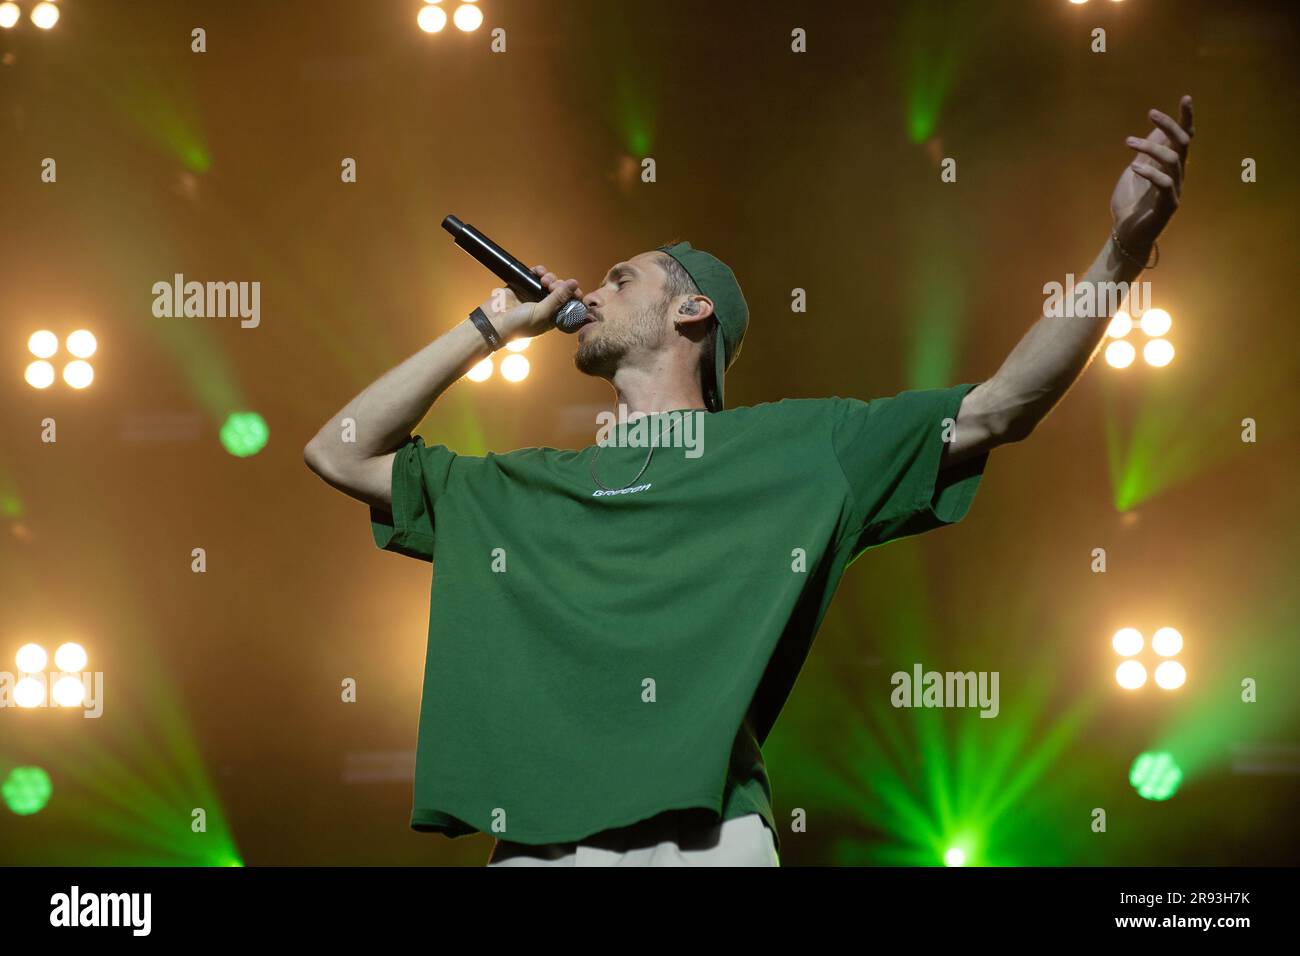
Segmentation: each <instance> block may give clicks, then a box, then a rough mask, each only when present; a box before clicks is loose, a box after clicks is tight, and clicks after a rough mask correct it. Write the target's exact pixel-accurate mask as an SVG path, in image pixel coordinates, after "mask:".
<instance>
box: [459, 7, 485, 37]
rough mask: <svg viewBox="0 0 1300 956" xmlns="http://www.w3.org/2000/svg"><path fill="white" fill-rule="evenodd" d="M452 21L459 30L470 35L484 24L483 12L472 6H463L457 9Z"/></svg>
mask: <svg viewBox="0 0 1300 956" xmlns="http://www.w3.org/2000/svg"><path fill="white" fill-rule="evenodd" d="M451 20H452V22H453V23H455V24H456V29H457V30H464V31H465V32H466V33H469V32H470V31H471V30H477V29H478V28H479V27H480V26H482V24H483V11H482V10H480V9H479V8H478V7H475V6H471V5H470V4H468V3H466V4H462V5H461V6H459V7H457V8H456V12H455V13H453V14H452V15H451Z"/></svg>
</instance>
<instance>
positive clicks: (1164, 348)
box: [1142, 339, 1174, 368]
mask: <svg viewBox="0 0 1300 956" xmlns="http://www.w3.org/2000/svg"><path fill="white" fill-rule="evenodd" d="M1142 357H1143V358H1144V359H1146V360H1147V364H1148V365H1154V366H1155V367H1156V368H1164V367H1165V366H1166V365H1168V364H1169V363H1170V362H1172V361H1173V360H1174V346H1173V343H1171V342H1170V341H1169V340H1168V339H1152V340H1151V341H1150V342H1148V343H1147V344H1146V345H1144V346H1143V347H1142Z"/></svg>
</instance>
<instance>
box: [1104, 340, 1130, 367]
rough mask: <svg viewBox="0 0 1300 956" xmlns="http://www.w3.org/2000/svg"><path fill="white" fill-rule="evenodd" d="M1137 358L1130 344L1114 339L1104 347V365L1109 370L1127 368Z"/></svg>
mask: <svg viewBox="0 0 1300 956" xmlns="http://www.w3.org/2000/svg"><path fill="white" fill-rule="evenodd" d="M1136 357H1137V350H1136V349H1134V348H1133V345H1132V343H1131V342H1125V341H1124V340H1123V339H1116V340H1115V341H1114V342H1111V343H1110V345H1108V346H1106V364H1108V365H1109V366H1110V367H1111V368H1128V367H1129V366H1130V365H1132V364H1133V359H1134V358H1136Z"/></svg>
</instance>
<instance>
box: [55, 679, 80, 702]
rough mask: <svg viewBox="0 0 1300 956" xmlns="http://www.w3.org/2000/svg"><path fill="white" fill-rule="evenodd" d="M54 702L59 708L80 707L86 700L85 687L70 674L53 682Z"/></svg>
mask: <svg viewBox="0 0 1300 956" xmlns="http://www.w3.org/2000/svg"><path fill="white" fill-rule="evenodd" d="M53 694H54V702H55V703H56V704H58V705H59V706H60V707H80V706H81V705H82V702H83V701H85V699H86V685H85V684H83V683H82V682H81V678H80V677H73V676H72V675H71V674H69V675H67V676H64V677H60V678H59V679H58V680H56V681H55V682H54V691H53Z"/></svg>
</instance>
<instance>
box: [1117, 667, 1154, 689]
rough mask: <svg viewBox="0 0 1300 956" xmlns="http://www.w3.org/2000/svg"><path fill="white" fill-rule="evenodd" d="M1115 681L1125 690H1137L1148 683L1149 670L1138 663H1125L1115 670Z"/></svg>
mask: <svg viewBox="0 0 1300 956" xmlns="http://www.w3.org/2000/svg"><path fill="white" fill-rule="evenodd" d="M1115 681H1116V683H1118V684H1119V686H1120V687H1123V688H1124V689H1125V690H1137V689H1138V688H1139V687H1141V686H1142V685H1143V684H1145V683H1146V682H1147V669H1146V668H1145V667H1143V666H1142V664H1141V663H1140V662H1138V661H1125V662H1124V663H1123V664H1120V665H1119V667H1117V668H1115Z"/></svg>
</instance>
